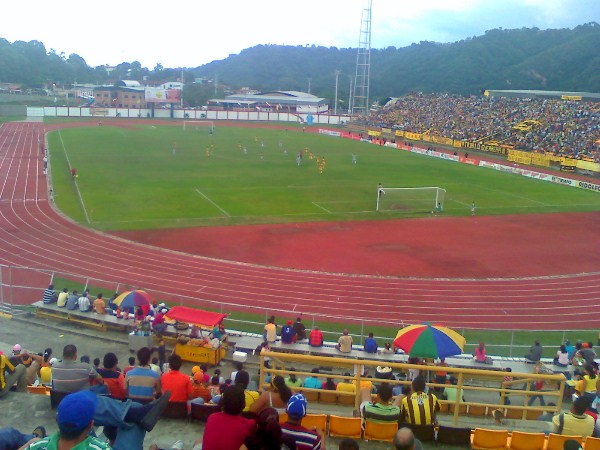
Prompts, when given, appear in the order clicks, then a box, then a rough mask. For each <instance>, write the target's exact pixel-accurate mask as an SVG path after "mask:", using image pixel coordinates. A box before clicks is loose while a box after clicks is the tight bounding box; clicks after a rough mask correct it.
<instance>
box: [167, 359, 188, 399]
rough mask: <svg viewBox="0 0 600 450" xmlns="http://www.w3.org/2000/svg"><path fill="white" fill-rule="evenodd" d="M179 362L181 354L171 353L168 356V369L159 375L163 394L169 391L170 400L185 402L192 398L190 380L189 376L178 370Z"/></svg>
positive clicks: (180, 361)
mask: <svg viewBox="0 0 600 450" xmlns="http://www.w3.org/2000/svg"><path fill="white" fill-rule="evenodd" d="M181 363H182V360H181V356H179V355H177V354H175V353H174V354H172V355H171V356H169V371H168V372H165V373H163V374H162V375H161V377H160V385H161V388H162V392H163V394H164V393H165V392H166V391H171V398H170V399H169V401H170V402H187V401H188V400H190V399H191V398H192V382H191V381H190V377H188V376H187V375H185V374H183V373H181V372H180V371H179V369H181Z"/></svg>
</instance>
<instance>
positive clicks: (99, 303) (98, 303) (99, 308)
mask: <svg viewBox="0 0 600 450" xmlns="http://www.w3.org/2000/svg"><path fill="white" fill-rule="evenodd" d="M94 311H96V312H97V313H98V314H105V313H106V305H105V304H104V300H102V299H101V298H97V299H96V300H94Z"/></svg>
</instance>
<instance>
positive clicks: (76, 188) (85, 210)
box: [58, 130, 90, 223]
mask: <svg viewBox="0 0 600 450" xmlns="http://www.w3.org/2000/svg"><path fill="white" fill-rule="evenodd" d="M58 137H59V138H60V143H61V145H62V148H63V152H64V154H65V158H66V159H67V164H68V165H69V172H70V171H71V169H72V168H73V167H72V166H71V161H70V160H69V155H67V148H66V147H65V142H64V141H63V137H62V134H61V133H60V130H58ZM73 183H75V190H76V191H77V196H78V197H79V202H80V203H81V207H82V208H83V214H84V216H85V221H86V222H87V223H90V216H88V213H87V209H86V208H85V203H83V197H82V196H81V191H80V190H79V186H78V185H77V179H76V178H73Z"/></svg>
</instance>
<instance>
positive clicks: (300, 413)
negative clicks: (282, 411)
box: [287, 394, 306, 420]
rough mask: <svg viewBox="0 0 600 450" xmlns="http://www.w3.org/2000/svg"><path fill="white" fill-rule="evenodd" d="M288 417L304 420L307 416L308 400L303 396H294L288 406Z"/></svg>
mask: <svg viewBox="0 0 600 450" xmlns="http://www.w3.org/2000/svg"><path fill="white" fill-rule="evenodd" d="M287 414H288V417H290V418H292V419H296V420H299V419H302V418H303V417H304V416H305V415H306V399H305V398H304V395H302V394H296V395H292V396H291V397H290V399H289V400H288V404H287Z"/></svg>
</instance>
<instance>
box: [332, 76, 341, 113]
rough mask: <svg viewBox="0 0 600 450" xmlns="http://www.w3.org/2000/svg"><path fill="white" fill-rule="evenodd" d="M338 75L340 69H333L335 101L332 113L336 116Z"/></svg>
mask: <svg viewBox="0 0 600 450" xmlns="http://www.w3.org/2000/svg"><path fill="white" fill-rule="evenodd" d="M339 76H340V71H339V70H336V71H335V103H334V106H333V114H335V115H336V116H337V107H338V78H339Z"/></svg>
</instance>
